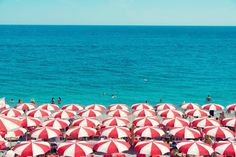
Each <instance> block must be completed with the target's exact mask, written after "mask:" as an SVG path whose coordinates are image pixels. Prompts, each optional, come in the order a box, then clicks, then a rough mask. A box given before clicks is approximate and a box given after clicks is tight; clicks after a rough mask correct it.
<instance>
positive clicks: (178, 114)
mask: <svg viewBox="0 0 236 157" xmlns="http://www.w3.org/2000/svg"><path fill="white" fill-rule="evenodd" d="M158 115H159V116H161V117H165V118H175V117H182V115H183V113H182V112H181V111H178V110H171V109H166V110H163V111H159V112H158Z"/></svg>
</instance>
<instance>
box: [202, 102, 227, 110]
mask: <svg viewBox="0 0 236 157" xmlns="http://www.w3.org/2000/svg"><path fill="white" fill-rule="evenodd" d="M202 108H203V109H204V110H223V109H224V106H222V105H220V104H214V103H210V104H205V105H203V106H202Z"/></svg>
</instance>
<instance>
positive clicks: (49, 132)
mask: <svg viewBox="0 0 236 157" xmlns="http://www.w3.org/2000/svg"><path fill="white" fill-rule="evenodd" d="M30 134H31V137H33V138H37V139H39V138H40V139H41V138H42V139H50V138H54V137H58V136H61V135H62V132H61V131H60V130H59V129H55V128H52V127H39V128H36V129H34V130H33V131H31V132H30Z"/></svg>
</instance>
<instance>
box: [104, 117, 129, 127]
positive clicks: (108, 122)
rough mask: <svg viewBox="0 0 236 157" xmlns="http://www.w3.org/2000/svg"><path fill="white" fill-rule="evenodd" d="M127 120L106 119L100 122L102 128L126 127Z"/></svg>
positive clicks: (120, 118) (118, 118) (122, 118)
mask: <svg viewBox="0 0 236 157" xmlns="http://www.w3.org/2000/svg"><path fill="white" fill-rule="evenodd" d="M129 122H130V121H129V119H128V118H125V117H108V118H106V119H104V120H103V121H102V124H103V125H104V126H127V125H128V124H129Z"/></svg>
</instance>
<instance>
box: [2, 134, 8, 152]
mask: <svg viewBox="0 0 236 157" xmlns="http://www.w3.org/2000/svg"><path fill="white" fill-rule="evenodd" d="M6 147H8V142H7V141H5V140H4V138H2V137H0V149H5V148H6Z"/></svg>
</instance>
